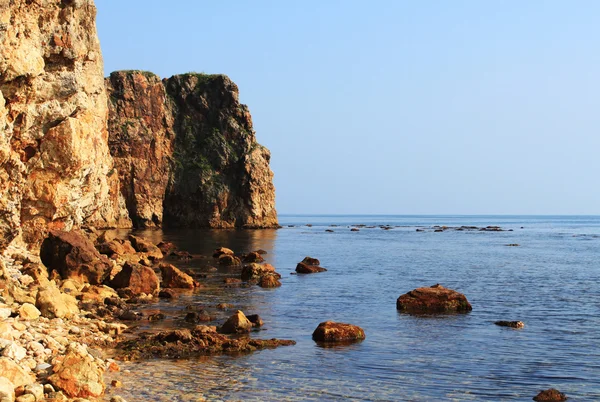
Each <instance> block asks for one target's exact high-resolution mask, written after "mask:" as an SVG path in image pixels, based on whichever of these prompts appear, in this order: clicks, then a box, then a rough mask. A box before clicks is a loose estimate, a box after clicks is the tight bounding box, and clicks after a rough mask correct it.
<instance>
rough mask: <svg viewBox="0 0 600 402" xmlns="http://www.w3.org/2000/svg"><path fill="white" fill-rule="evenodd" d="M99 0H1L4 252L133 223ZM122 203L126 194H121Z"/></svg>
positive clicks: (0, 231) (0, 225)
mask: <svg viewBox="0 0 600 402" xmlns="http://www.w3.org/2000/svg"><path fill="white" fill-rule="evenodd" d="M95 16H96V8H95V6H94V4H93V1H92V0H62V1H61V0H0V251H1V250H3V249H4V248H5V247H6V245H7V244H8V243H10V242H11V241H12V240H13V239H15V238H16V237H18V236H19V235H20V234H22V238H23V240H24V241H25V243H27V244H28V245H30V246H33V247H35V246H36V245H39V242H40V241H41V239H43V236H44V235H45V233H46V232H47V230H48V228H65V229H69V228H71V227H73V226H76V225H81V224H84V223H89V224H94V225H98V226H105V227H106V226H117V225H118V226H123V225H128V223H129V222H128V217H127V215H126V211H125V209H124V208H123V206H124V205H123V204H121V205H119V198H120V195H119V194H120V193H119V191H118V186H119V182H118V174H117V173H116V170H115V169H114V168H113V162H112V158H111V157H110V154H109V151H108V146H107V141H108V133H107V129H106V116H107V107H106V92H105V89H104V81H103V73H102V70H103V65H102V56H101V53H100V46H99V42H98V37H97V34H96V26H95ZM121 200H122V199H121Z"/></svg>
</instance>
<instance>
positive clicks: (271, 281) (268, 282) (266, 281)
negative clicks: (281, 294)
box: [258, 274, 281, 288]
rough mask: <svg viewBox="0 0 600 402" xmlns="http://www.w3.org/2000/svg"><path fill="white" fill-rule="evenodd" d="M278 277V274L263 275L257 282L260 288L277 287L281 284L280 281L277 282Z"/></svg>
mask: <svg viewBox="0 0 600 402" xmlns="http://www.w3.org/2000/svg"><path fill="white" fill-rule="evenodd" d="M280 277H281V276H280V275H279V274H267V275H263V276H262V277H261V278H260V281H259V282H258V286H260V287H261V288H277V287H279V286H281V282H279V278H280Z"/></svg>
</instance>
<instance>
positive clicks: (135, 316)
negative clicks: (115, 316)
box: [119, 310, 144, 321]
mask: <svg viewBox="0 0 600 402" xmlns="http://www.w3.org/2000/svg"><path fill="white" fill-rule="evenodd" d="M142 318H144V316H143V315H142V314H141V313H136V312H135V311H131V310H129V311H125V312H123V314H121V315H120V316H119V319H120V320H123V321H139V320H141V319H142Z"/></svg>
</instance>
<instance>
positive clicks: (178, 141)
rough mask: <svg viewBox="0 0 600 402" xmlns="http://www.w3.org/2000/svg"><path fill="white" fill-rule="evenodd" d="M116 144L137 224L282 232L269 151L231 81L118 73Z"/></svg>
mask: <svg viewBox="0 0 600 402" xmlns="http://www.w3.org/2000/svg"><path fill="white" fill-rule="evenodd" d="M106 87H107V91H108V94H109V124H108V127H109V146H110V151H111V154H112V156H113V158H114V160H115V163H116V165H117V167H118V171H119V175H120V179H121V191H122V193H123V195H124V196H125V200H126V204H127V208H128V210H129V213H130V216H131V218H132V219H133V221H134V223H135V224H136V225H138V226H141V227H148V226H159V225H162V224H164V225H168V226H186V227H211V228H233V227H250V228H262V227H276V226H277V213H276V211H275V189H274V186H273V173H272V172H271V169H270V168H269V160H270V153H269V151H268V150H267V149H266V148H264V147H263V146H261V145H260V144H258V143H257V141H256V137H255V133H254V129H253V126H252V119H251V116H250V112H249V111H248V108H247V107H246V106H245V105H242V104H240V103H239V99H238V88H237V86H236V85H235V84H234V83H233V82H232V81H231V80H230V79H229V78H228V77H226V76H224V75H206V74H195V73H194V74H192V73H190V74H183V75H176V76H173V77H171V78H168V79H164V80H162V81H161V80H160V79H159V78H158V77H157V76H156V75H154V74H152V73H147V72H141V71H123V72H115V73H112V74H111V75H110V77H109V78H108V79H107V80H106Z"/></svg>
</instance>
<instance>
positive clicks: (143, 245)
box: [128, 235, 163, 261]
mask: <svg viewBox="0 0 600 402" xmlns="http://www.w3.org/2000/svg"><path fill="white" fill-rule="evenodd" d="M128 239H129V241H130V242H131V245H132V246H133V248H134V249H135V251H137V252H138V253H145V254H146V255H148V258H150V259H151V260H155V261H156V260H161V259H162V258H163V253H162V252H161V251H160V249H159V248H158V247H156V246H155V245H154V244H152V243H151V242H149V241H148V240H146V239H142V238H141V237H138V236H134V235H129V237H128Z"/></svg>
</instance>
